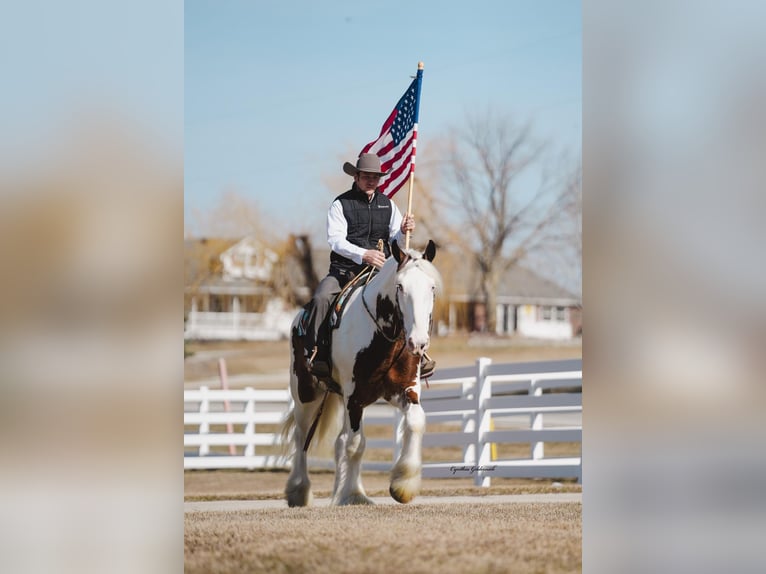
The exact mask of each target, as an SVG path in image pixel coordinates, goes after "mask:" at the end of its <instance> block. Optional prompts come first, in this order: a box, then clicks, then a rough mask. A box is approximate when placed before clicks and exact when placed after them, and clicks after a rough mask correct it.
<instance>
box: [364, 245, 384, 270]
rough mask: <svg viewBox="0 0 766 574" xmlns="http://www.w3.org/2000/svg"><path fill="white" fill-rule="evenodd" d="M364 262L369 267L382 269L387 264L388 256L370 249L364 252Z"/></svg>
mask: <svg viewBox="0 0 766 574" xmlns="http://www.w3.org/2000/svg"><path fill="white" fill-rule="evenodd" d="M362 262H363V263H366V264H367V265H372V266H373V267H375V268H376V269H380V268H381V267H383V264H384V263H385V262H386V254H385V253H383V252H382V251H378V250H376V249H368V250H367V251H365V252H364V255H362Z"/></svg>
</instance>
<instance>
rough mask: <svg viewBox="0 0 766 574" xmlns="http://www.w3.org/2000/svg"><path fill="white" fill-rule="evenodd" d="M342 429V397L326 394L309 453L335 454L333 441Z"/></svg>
mask: <svg viewBox="0 0 766 574" xmlns="http://www.w3.org/2000/svg"><path fill="white" fill-rule="evenodd" d="M342 427H343V397H341V396H340V395H336V394H335V393H327V399H325V404H324V408H323V409H322V415H321V416H320V417H319V423H318V424H317V429H316V432H315V433H314V438H312V439H311V445H310V446H309V452H313V453H315V454H319V453H322V454H324V453H327V452H328V451H329V452H330V453H331V454H333V453H334V452H335V439H336V438H337V437H338V435H339V434H340V431H341V428H342Z"/></svg>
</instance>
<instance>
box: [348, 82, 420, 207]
mask: <svg viewBox="0 0 766 574" xmlns="http://www.w3.org/2000/svg"><path fill="white" fill-rule="evenodd" d="M422 77H423V70H420V69H419V70H418V75H417V77H416V78H415V79H414V80H413V81H412V83H411V84H410V87H409V88H407V91H406V92H404V95H403V96H402V97H401V99H400V100H399V103H397V104H396V107H395V108H394V111H392V112H391V115H389V116H388V119H386V121H385V123H384V124H383V127H382V128H381V130H380V135H379V136H378V139H376V140H374V141H371V142H370V143H368V144H367V145H366V146H364V148H363V149H362V151H361V152H360V154H361V153H374V154H377V156H378V157H379V158H380V165H381V170H382V171H388V170H389V169H390V170H391V173H389V174H388V175H384V176H383V177H382V178H381V179H380V184H379V185H378V190H379V191H380V192H381V193H383V194H384V195H386V196H387V197H392V196H393V195H394V194H395V193H396V192H397V191H399V190H400V189H401V188H402V186H403V185H404V184H405V183H406V182H407V179H408V178H409V176H410V173H411V172H414V171H415V147H416V143H417V137H418V104H419V99H420V82H421V80H422Z"/></svg>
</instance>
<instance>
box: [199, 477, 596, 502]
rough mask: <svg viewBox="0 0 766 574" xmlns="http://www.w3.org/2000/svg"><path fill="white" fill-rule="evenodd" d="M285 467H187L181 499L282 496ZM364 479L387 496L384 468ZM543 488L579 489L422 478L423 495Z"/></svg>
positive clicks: (566, 484) (575, 488) (320, 487)
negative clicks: (257, 468) (487, 486)
mask: <svg viewBox="0 0 766 574" xmlns="http://www.w3.org/2000/svg"><path fill="white" fill-rule="evenodd" d="M310 477H311V485H312V489H313V491H314V496H315V497H317V498H327V497H329V496H330V493H331V491H332V486H333V477H334V474H333V472H332V471H328V470H312V471H311V472H310ZM286 482H287V471H285V470H256V471H247V470H187V471H186V472H184V499H185V500H187V501H191V500H260V499H267V498H268V499H280V498H282V497H283V496H284V494H283V492H284V488H285V483H286ZM363 483H364V486H365V489H366V490H367V494H368V495H370V496H388V495H389V494H388V484H389V476H388V473H385V472H365V473H364V474H363ZM546 492H582V487H581V486H580V485H579V484H576V483H575V482H574V481H557V482H553V481H550V480H542V479H541V480H529V479H516V478H493V479H492V485H491V486H490V487H489V488H482V487H478V486H474V484H473V479H472V478H470V477H466V478H426V479H423V487H422V490H421V495H422V496H426V495H427V496H458V495H474V496H485V495H488V494H537V493H546Z"/></svg>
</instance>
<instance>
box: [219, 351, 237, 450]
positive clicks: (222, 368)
mask: <svg viewBox="0 0 766 574" xmlns="http://www.w3.org/2000/svg"><path fill="white" fill-rule="evenodd" d="M218 378H219V379H220V380H221V389H223V390H224V391H228V390H229V379H228V375H227V373H226V359H224V358H223V357H220V358H219V359H218ZM223 411H224V412H225V413H228V412H231V405H230V404H229V399H224V401H223ZM226 432H227V433H229V434H234V425H233V424H231V423H230V422H229V423H226ZM229 454H230V455H231V456H234V455H235V454H237V447H236V446H234V445H233V444H230V445H229Z"/></svg>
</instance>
